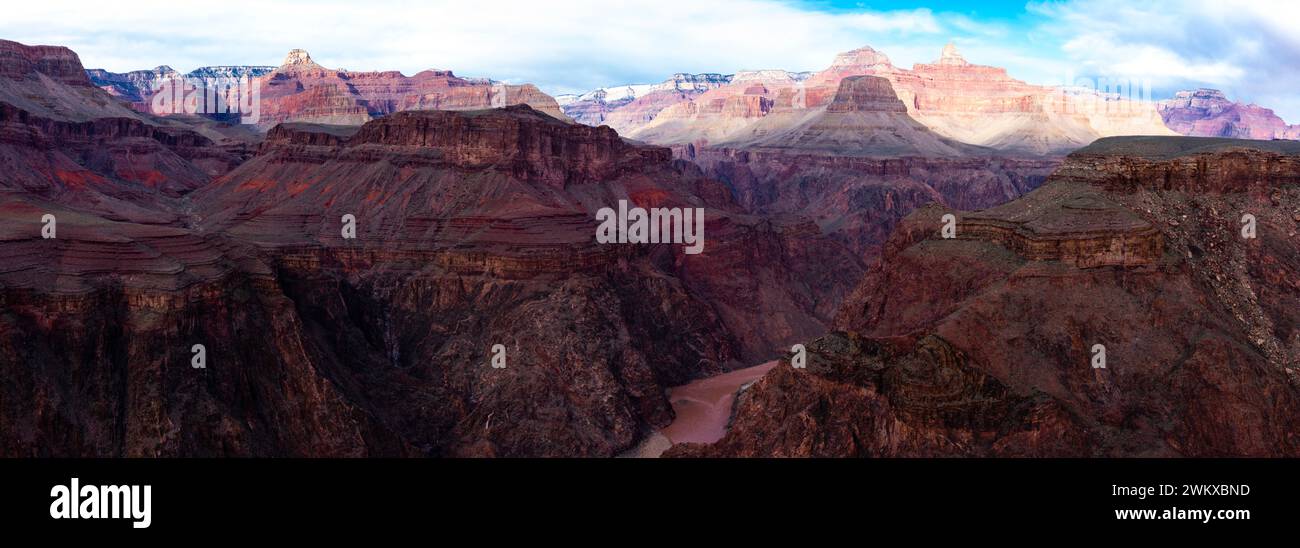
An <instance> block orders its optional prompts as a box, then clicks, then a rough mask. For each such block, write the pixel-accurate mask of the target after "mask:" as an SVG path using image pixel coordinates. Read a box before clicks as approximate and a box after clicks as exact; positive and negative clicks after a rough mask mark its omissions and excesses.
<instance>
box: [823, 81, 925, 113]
mask: <svg viewBox="0 0 1300 548" xmlns="http://www.w3.org/2000/svg"><path fill="white" fill-rule="evenodd" d="M826 110H827V111H828V112H898V113H907V105H904V104H903V102H902V101H901V100H899V99H898V96H897V95H895V94H894V86H893V85H891V84H890V83H889V79H887V78H881V77H879V76H850V77H848V78H845V79H843V80H840V87H839V89H838V90H837V91H836V92H835V98H834V99H832V100H831V102H830V104H829V105H827V107H826Z"/></svg>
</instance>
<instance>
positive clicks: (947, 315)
mask: <svg viewBox="0 0 1300 548" xmlns="http://www.w3.org/2000/svg"><path fill="white" fill-rule="evenodd" d="M1289 146H1290V145H1287V144H1264V145H1262V146H1260V145H1257V144H1255V143H1251V142H1246V141H1236V142H1228V141H1222V140H1220V141H1212V140H1204V139H1190V138H1112V139H1103V140H1100V141H1098V142H1097V143H1096V144H1094V145H1092V146H1090V147H1087V148H1085V149H1083V150H1081V151H1079V152H1077V153H1075V154H1074V155H1071V156H1070V158H1069V159H1067V161H1066V163H1065V165H1064V166H1062V168H1061V169H1060V170H1059V171H1058V172H1057V174H1056V175H1054V176H1053V177H1052V179H1051V180H1050V181H1049V182H1048V183H1047V184H1046V185H1044V186H1043V187H1042V188H1040V189H1038V190H1037V191H1035V192H1033V193H1030V194H1029V195H1027V196H1025V197H1024V198H1021V199H1019V200H1016V201H1013V202H1011V203H1008V204H1006V205H1003V206H1000V207H996V208H992V209H988V210H985V211H982V212H978V213H973V214H972V213H961V212H957V211H952V210H948V209H946V208H942V207H939V206H931V207H927V208H922V209H919V210H917V211H916V212H915V213H913V214H912V215H911V216H909V217H908V218H907V219H906V220H905V221H904V222H903V223H902V224H901V225H900V227H899V228H898V229H897V230H895V232H894V234H893V235H892V236H891V238H890V240H889V242H888V243H887V244H886V245H885V252H884V256H883V257H882V259H881V262H880V264H879V265H878V266H877V267H875V268H873V269H872V270H871V271H870V272H869V273H868V275H867V276H866V278H865V279H864V280H863V282H862V284H861V285H860V286H859V287H858V289H857V290H855V292H854V294H853V296H852V297H850V298H849V299H848V301H847V302H846V304H845V306H844V307H843V308H842V309H841V311H840V313H839V315H838V317H837V319H836V322H835V327H836V329H837V330H839V331H838V332H837V333H834V334H832V335H828V336H826V337H823V338H821V339H818V340H816V341H814V342H812V343H811V344H810V345H809V355H808V361H807V363H808V368H807V369H806V370H802V371H796V370H793V369H791V368H790V367H789V366H788V365H785V364H783V365H782V366H780V367H778V368H777V369H775V370H773V371H772V372H771V373H769V374H768V376H767V377H766V378H764V379H763V380H761V381H760V382H759V383H757V384H756V385H755V386H754V387H753V388H751V389H750V390H749V391H747V392H746V393H745V394H744V395H743V396H742V397H741V400H740V403H739V406H738V408H737V411H736V417H735V419H734V423H733V424H734V426H733V429H732V431H731V432H730V433H729V434H728V435H727V437H725V438H724V439H723V440H722V441H720V442H719V443H717V444H715V445H712V446H707V447H704V446H692V447H681V448H674V450H673V452H674V454H677V455H711V456H726V455H797V456H919V455H962V456H1134V455H1150V456H1295V455H1297V454H1300V440H1297V438H1296V437H1295V435H1294V432H1295V429H1296V427H1297V419H1296V417H1297V416H1300V415H1298V414H1297V412H1298V411H1300V385H1298V384H1297V375H1296V373H1297V367H1300V330H1298V329H1297V326H1298V325H1300V315H1297V311H1300V306H1297V305H1300V281H1297V280H1300V246H1298V245H1297V240H1296V238H1295V235H1296V221H1295V219H1294V218H1293V215H1294V213H1295V211H1296V210H1297V208H1300V187H1298V186H1297V183H1296V182H1295V175H1296V171H1295V168H1294V167H1286V166H1295V164H1294V160H1295V156H1296V152H1297V151H1293V150H1289V149H1288V148H1287V147H1289ZM1252 170H1254V171H1253V175H1254V176H1253V177H1252V176H1249V175H1248V174H1249V173H1252ZM1247 181H1249V182H1247ZM948 213H952V214H954V215H956V216H957V217H958V222H957V224H956V230H957V232H956V238H953V239H943V238H941V237H940V235H939V232H940V228H941V226H942V223H943V221H942V217H943V216H944V215H945V214H948ZM1246 214H1250V215H1251V216H1252V217H1253V218H1254V220H1255V222H1256V228H1257V233H1256V237H1255V238H1245V237H1243V236H1242V234H1243V233H1242V230H1243V226H1244V225H1243V223H1242V222H1241V220H1242V218H1243V216H1244V215H1246ZM1095 345H1103V346H1104V349H1103V351H1104V353H1105V367H1104V368H1096V367H1094V361H1093V360H1094V359H1095V358H1096V356H1097V355H1098V354H1097V352H1098V350H1097V348H1096V347H1095Z"/></svg>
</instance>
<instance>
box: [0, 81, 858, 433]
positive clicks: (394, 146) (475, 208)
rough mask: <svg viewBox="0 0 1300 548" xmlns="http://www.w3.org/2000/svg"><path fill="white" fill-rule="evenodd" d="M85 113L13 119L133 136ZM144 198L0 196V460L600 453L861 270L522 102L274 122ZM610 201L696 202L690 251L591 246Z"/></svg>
mask: <svg viewBox="0 0 1300 548" xmlns="http://www.w3.org/2000/svg"><path fill="white" fill-rule="evenodd" d="M90 123H92V124H101V125H103V124H107V125H104V127H102V128H101V127H99V126H91V127H92V128H93V129H89V130H87V129H85V128H82V127H81V126H76V127H63V126H51V125H46V126H40V125H39V124H35V125H33V124H28V125H27V126H25V127H28V128H32V127H37V126H39V128H38V129H39V131H40V132H41V133H42V134H44V133H45V132H47V131H48V132H49V133H57V134H60V135H65V136H67V138H66V139H65V140H59V139H46V141H43V142H44V143H45V144H44V145H42V146H46V147H47V149H48V150H51V151H54V152H56V153H58V154H65V155H66V154H67V150H71V149H75V146H74V139H73V137H78V136H84V135H90V134H94V135H100V134H101V132H108V131H109V130H110V129H111V130H112V131H117V132H118V133H119V134H120V135H126V134H131V133H130V132H133V131H145V130H144V129H139V128H136V127H135V126H133V125H130V124H126V125H122V126H120V127H119V126H117V125H113V124H111V123H109V122H106V121H101V120H95V121H93V122H90ZM56 129H57V130H58V131H55V130H56ZM32 131H36V130H32ZM132 138H138V139H144V138H146V137H145V136H144V135H143V134H141V135H139V136H137V137H132ZM147 138H148V139H150V140H151V141H153V142H156V143H159V142H160V141H158V140H156V138H158V136H156V135H150V136H149V137H147ZM184 144H185V142H184V141H183V139H182V138H178V144H177V145H176V146H178V147H179V148H184V147H183V146H182V145H184ZM190 145H192V146H193V147H194V148H195V149H206V148H211V147H210V145H208V144H205V143H204V142H201V141H195V142H193V143H190ZM25 146H30V144H28V145H25ZM186 146H188V145H186ZM169 150H170V149H169ZM30 156H31V155H29V157H30ZM69 162H70V164H69V165H80V164H77V163H76V161H75V160H73V159H71V158H70V159H69ZM83 169H84V168H83ZM49 170H50V168H49V167H48V166H33V167H32V171H33V173H37V172H39V173H45V172H48V171H49ZM168 180H171V179H170V178H169V179H168ZM113 182H115V181H113V180H111V179H107V178H106V179H105V181H103V182H102V183H104V184H108V183H113ZM100 184H101V181H99V180H98V179H96V180H94V181H92V182H91V183H90V185H91V186H96V185H100ZM115 187H116V186H115ZM140 192H142V193H143V192H144V190H140ZM155 195H156V196H157V197H155V198H154V202H153V205H152V206H151V207H153V208H156V209H151V210H149V211H150V212H152V213H155V214H156V216H155V217H152V218H148V219H145V218H126V217H124V216H119V217H111V216H110V215H108V214H107V213H104V212H102V211H99V210H96V209H94V208H89V207H86V206H85V204H83V203H81V202H77V201H60V202H57V203H55V202H51V201H50V199H49V198H48V197H47V196H44V195H42V194H40V193H39V192H36V191H35V190H32V189H14V196H15V199H14V200H12V201H6V202H5V207H6V208H8V209H6V211H5V215H3V217H0V218H3V219H4V220H5V222H3V223H0V229H3V231H0V257H3V258H5V259H6V264H7V265H8V266H7V267H4V268H0V287H3V288H4V289H3V291H0V299H3V302H4V304H5V307H4V310H5V311H6V313H5V314H4V315H3V316H0V348H3V350H4V352H3V354H4V358H3V359H2V360H0V367H3V368H4V370H5V371H6V372H11V373H12V374H6V375H5V376H4V379H5V380H4V381H0V419H2V420H3V422H4V424H6V425H11V426H12V427H11V428H6V429H5V431H4V433H3V434H0V454H3V455H59V456H72V455H82V456H89V455H95V456H115V455H149V456H154V455H162V456H177V455H187V456H188V455H195V456H197V455H267V456H269V455H280V456H332V455H349V456H366V455H431V456H449V455H499V456H517V455H553V456H560V455H570V456H571V455H612V454H614V453H617V452H619V451H622V450H624V449H626V448H628V447H630V446H632V445H633V444H635V443H636V442H637V441H639V439H640V437H641V436H642V434H643V432H644V431H645V430H646V429H648V428H652V427H660V426H663V425H665V424H667V422H669V421H670V420H671V418H672V411H671V406H670V405H669V404H668V402H667V400H666V398H665V392H664V388H665V387H666V386H671V385H676V384H681V383H684V382H686V381H688V380H691V379H693V378H696V377H698V376H701V375H706V374H714V373H717V372H720V371H722V370H723V369H724V368H727V367H732V366H734V365H739V364H743V363H748V362H752V361H754V360H757V359H762V358H765V357H768V356H771V355H773V354H774V353H775V352H776V350H777V349H778V348H782V347H784V346H787V345H788V344H789V343H790V342H791V341H793V340H799V339H802V338H807V337H810V336H814V335H816V334H817V333H820V332H821V331H822V330H823V329H824V326H825V324H826V322H828V321H829V319H830V316H831V314H832V313H833V311H834V305H835V303H834V302H831V301H829V300H827V299H825V298H824V297H823V296H822V295H823V290H824V288H825V287H826V286H828V285H829V284H831V282H830V277H831V276H830V272H834V271H838V270H842V269H846V268H847V269H853V268H856V267H855V265H856V264H857V263H856V261H855V259H854V258H853V257H852V255H851V254H850V253H849V252H848V251H847V250H846V249H844V248H843V247H842V246H839V245H837V244H836V243H834V242H832V241H830V240H828V239H826V238H825V236H823V235H822V233H821V232H820V231H819V230H818V229H817V227H816V225H814V224H812V223H809V222H808V221H807V220H806V219H802V218H798V217H794V216H790V217H787V218H779V219H767V218H762V217H754V216H750V215H747V214H745V213H743V212H741V211H740V210H739V209H738V208H737V207H736V205H735V204H734V201H733V200H732V197H731V193H730V191H729V190H728V189H727V188H726V187H725V186H723V185H722V184H721V183H719V182H717V181H716V180H713V179H709V178H707V177H704V176H703V174H702V173H701V172H700V170H699V169H698V168H697V167H695V166H693V165H691V164H689V163H686V162H682V161H675V160H672V159H671V157H670V152H669V151H668V150H666V149H661V148H655V147H643V146H634V145H631V144H629V143H626V142H624V141H622V140H621V139H619V138H618V137H617V135H615V134H614V133H613V132H612V131H611V130H609V129H608V128H590V127H584V126H574V125H569V124H564V123H561V122H559V121H556V120H553V119H550V118H548V117H546V116H544V115H542V114H539V113H537V112H534V111H532V110H531V109H528V108H527V107H512V108H507V109H500V110H494V111H471V112H461V113H448V112H409V113H400V114H397V115H394V116H391V117H386V118H383V119H380V120H376V121H372V122H370V123H368V124H367V125H365V126H363V127H360V128H357V127H339V126H324V125H312V124H283V125H281V126H278V127H276V128H273V129H272V130H271V131H270V132H269V133H268V134H267V139H266V140H265V141H264V142H263V143H262V144H261V146H260V149H259V151H258V153H257V156H255V157H254V158H252V159H251V160H249V161H247V162H245V163H243V164H242V165H240V166H239V167H237V168H235V169H234V170H233V171H231V172H229V173H228V174H226V175H224V176H222V177H220V178H218V179H217V180H216V181H214V182H213V183H212V184H210V185H207V186H205V187H204V188H202V189H200V190H199V191H196V192H188V193H185V194H184V195H183V196H181V197H171V196H167V195H165V193H162V192H155V193H154V194H149V196H155ZM137 198H138V197H137ZM619 200H626V201H628V202H629V204H630V205H632V206H641V207H668V208H673V207H677V208H686V207H691V208H702V209H703V210H704V211H705V215H706V218H705V219H706V220H705V232H704V238H705V240H704V241H705V244H704V249H703V252H702V253H700V254H699V255H687V254H685V253H684V250H683V246H682V245H680V244H670V243H664V244H654V245H634V244H610V245H607V244H598V243H596V242H595V238H594V235H595V227H596V224H597V223H596V221H595V215H594V214H595V211H596V210H597V209H599V208H602V207H617V205H618V202H619ZM136 201H137V200H136V199H135V198H132V199H131V200H130V203H135V202H136ZM114 203H118V202H114ZM121 203H127V200H125V199H123V200H122V202H121ZM44 213H53V214H55V215H56V216H57V217H58V218H59V237H58V238H57V239H55V240H44V239H42V238H41V237H40V227H41V225H40V223H39V222H37V221H38V220H39V219H40V218H41V215H42V214H44ZM140 215H143V214H140ZM345 215H352V216H353V218H355V219H356V222H357V230H356V236H357V237H356V238H355V239H345V238H344V237H343V235H342V232H341V227H342V221H341V219H342V218H343V216H345ZM146 221H147V222H148V223H149V224H144V223H145V222H146ZM859 272H860V271H859ZM194 344H203V345H205V346H206V356H207V360H208V363H207V367H206V368H205V369H194V368H192V367H191V365H190V359H191V347H192V345H194ZM496 345H501V347H502V348H504V350H505V354H504V357H505V364H506V367H504V368H494V367H492V365H491V362H492V358H493V356H494V350H493V349H494V347H495V346H496Z"/></svg>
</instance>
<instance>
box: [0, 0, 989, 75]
mask: <svg viewBox="0 0 1300 548" xmlns="http://www.w3.org/2000/svg"><path fill="white" fill-rule="evenodd" d="M6 12H7V13H6V17H5V19H4V20H3V21H0V36H4V37H6V38H9V39H14V40H18V41H21V42H25V43H55V44H60V45H67V46H69V47H72V48H73V49H74V50H76V51H78V52H79V53H80V54H81V56H82V59H83V61H84V63H85V64H86V65H87V66H89V67H102V68H107V69H109V70H114V71H125V70H132V69H139V68H147V67H152V66H155V65H158V64H168V65H172V66H173V67H174V68H177V69H182V70H188V69H191V68H195V67H197V66H202V65H211V64H279V63H280V61H281V58H282V56H283V55H284V53H285V52H287V51H288V50H289V49H291V48H295V47H301V48H304V49H307V50H308V51H310V52H311V54H312V56H313V58H315V59H316V61H317V62H319V63H321V64H324V65H326V66H330V67H346V68H353V69H366V70H379V69H396V70H401V71H403V72H405V73H407V74H412V73H414V72H418V71H420V70H423V69H426V68H448V69H452V70H455V71H457V72H458V73H464V74H466V75H471V76H489V77H493V78H497V79H502V80H507V81H530V82H534V83H537V84H539V85H542V86H543V87H545V88H550V89H557V88H571V89H580V90H585V89H590V88H593V87H597V86H602V85H609V84H613V83H623V82H635V81H647V80H648V81H657V80H661V79H663V78H664V77H666V76H667V75H669V74H671V73H673V72H681V71H689V72H706V71H727V72H730V71H734V70H738V69H746V68H790V69H799V70H809V69H820V68H824V67H825V66H826V65H827V64H829V62H830V60H831V58H832V57H833V56H834V54H835V53H837V52H839V51H844V50H847V49H852V48H854V47H858V46H861V45H864V44H872V45H880V44H885V43H891V42H896V41H900V40H909V39H914V38H916V37H921V36H925V37H928V40H930V41H931V42H932V43H935V44H939V45H941V44H942V42H943V41H944V40H946V39H947V36H946V34H944V33H945V29H946V28H947V27H946V26H945V25H944V23H943V22H942V21H941V19H940V17H938V16H936V15H935V14H933V13H931V12H930V11H929V10H926V9H916V10H903V11H890V12H853V13H828V12H824V11H817V10H813V9H809V8H806V7H800V6H798V5H796V4H791V3H788V2H784V1H779V0H726V1H710V2H699V1H691V0H626V1H621V2H614V3H611V2H608V1H597V0H575V1H566V2H538V1H536V0H519V1H516V0H483V1H478V2H465V1H448V2H419V3H417V2H402V1H392V0H371V1H368V2H365V3H355V2H341V1H326V2H305V1H298V0H291V1H287V2H274V3H271V2H247V1H242V0H235V1H228V2H214V3H192V4H190V3H186V4H181V3H176V2H174V1H168V2H153V1H144V2H135V3H133V4H132V8H131V9H129V10H124V9H121V8H120V7H119V6H116V5H114V4H112V3H109V2H98V3H89V2H68V1H64V0H49V1H42V2H24V3H21V4H16V5H13V6H7V7H6ZM963 32H965V31H963ZM934 47H935V48H937V47H938V46H937V45H936V46H934ZM936 51H937V49H936Z"/></svg>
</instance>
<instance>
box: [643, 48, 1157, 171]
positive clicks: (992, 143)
mask: <svg viewBox="0 0 1300 548" xmlns="http://www.w3.org/2000/svg"><path fill="white" fill-rule="evenodd" d="M864 75H866V76H878V77H882V78H886V79H888V80H889V81H890V83H891V84H892V86H893V89H894V91H895V92H896V93H897V95H898V98H899V99H901V100H902V102H903V104H904V105H905V106H906V107H907V113H908V114H909V115H910V116H911V117H912V118H914V119H916V120H917V121H919V122H920V123H922V124H923V125H925V126H926V127H928V128H929V129H931V130H932V131H934V132H936V133H938V134H940V135H942V136H944V137H947V138H949V139H953V140H956V141H960V142H962V143H966V144H971V145H979V146H986V147H992V148H995V149H999V150H1003V151H1008V152H1013V153H1021V154H1034V155H1044V154H1048V155H1051V154H1061V153H1064V152H1068V151H1069V150H1072V149H1075V148H1078V147H1081V146H1084V145H1086V144H1088V143H1090V142H1092V141H1093V140H1094V139H1096V138H1098V137H1104V136H1112V135H1172V134H1173V133H1172V132H1171V131H1170V130H1169V129H1168V128H1166V127H1165V126H1164V124H1163V122H1162V121H1161V119H1160V116H1159V114H1158V113H1157V112H1156V110H1155V106H1154V105H1153V104H1151V103H1149V102H1146V101H1142V100H1135V99H1134V98H1130V97H1113V96H1110V95H1107V94H1105V93H1102V92H1097V91H1078V90H1073V91H1069V92H1067V91H1066V90H1063V89H1059V88H1051V87H1044V86H1036V85H1031V84H1027V83H1025V82H1022V81H1020V80H1016V79H1013V78H1011V77H1010V76H1008V75H1007V73H1006V70H1005V69H1001V68H997V67H989V66H981V65H974V64H971V63H969V62H967V61H966V60H965V59H964V58H963V57H962V56H961V54H960V53H958V52H957V50H956V48H955V47H954V46H953V45H952V44H949V45H948V46H946V47H945V48H944V50H943V53H942V54H941V56H940V59H939V60H938V61H937V62H935V63H931V64H926V63H921V64H917V65H915V66H914V67H913V68H912V69H911V70H907V69H903V68H899V67H895V66H894V65H893V64H892V63H891V62H890V61H889V58H888V57H887V56H885V55H884V54H883V53H881V52H878V51H876V50H874V49H872V48H870V47H864V48H859V49H856V50H853V51H849V52H845V53H842V54H840V55H838V56H836V58H835V60H834V61H833V62H832V63H831V66H830V67H828V68H827V69H826V70H823V71H821V72H818V73H815V74H813V75H811V76H809V77H808V78H807V79H803V80H797V81H786V82H783V81H780V80H779V79H767V80H759V81H750V82H747V83H743V84H742V83H737V81H736V79H733V82H732V84H730V85H728V86H722V87H720V88H718V89H716V90H713V91H710V92H708V93H705V94H702V95H700V96H698V97H695V98H694V99H692V100H691V101H689V102H683V103H679V104H676V105H672V106H670V107H668V108H665V109H663V110H662V111H661V112H660V114H659V116H657V117H656V118H655V120H653V121H651V122H650V123H648V124H646V125H644V126H643V127H640V128H637V129H635V130H634V131H632V132H631V133H629V136H630V137H632V138H635V139H640V140H644V141H647V142H652V143H658V144H665V145H676V144H686V143H698V142H701V141H708V142H710V143H713V142H717V141H720V140H721V141H725V140H728V139H731V138H733V136H734V135H735V134H736V133H738V132H745V131H747V130H749V129H750V128H749V126H750V125H751V124H756V121H757V119H759V118H762V117H764V116H767V115H768V114H770V113H782V112H786V111H790V110H793V111H795V112H799V111H802V110H806V109H815V108H817V107H820V106H824V105H826V104H828V103H830V102H831V101H832V100H833V98H834V97H835V95H836V92H837V91H838V89H839V84H840V82H841V81H842V80H843V79H845V78H847V77H853V76H864ZM754 84H761V90H760V88H758V87H755V86H754ZM755 94H757V95H761V96H762V97H764V98H766V99H768V100H770V101H771V106H770V107H769V108H767V109H766V110H763V111H754V110H752V109H751V110H744V111H740V112H742V114H741V115H740V116H736V115H734V114H733V113H735V112H737V111H736V110H734V109H725V108H722V105H726V104H728V103H729V102H734V101H738V100H752V98H750V99H739V98H741V97H745V96H752V95H755ZM786 118H787V119H789V123H796V122H795V120H798V118H799V117H798V116H786ZM774 125H776V126H779V125H781V122H767V124H766V126H765V127H762V128H758V129H756V130H755V131H770V130H771V129H772V128H771V127H767V126H774Z"/></svg>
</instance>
